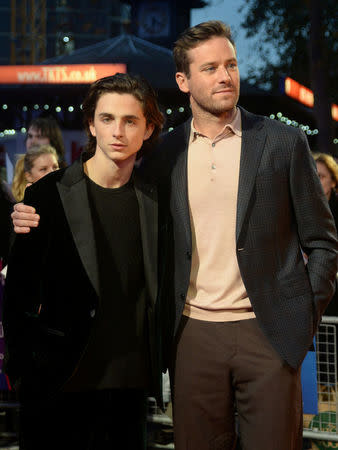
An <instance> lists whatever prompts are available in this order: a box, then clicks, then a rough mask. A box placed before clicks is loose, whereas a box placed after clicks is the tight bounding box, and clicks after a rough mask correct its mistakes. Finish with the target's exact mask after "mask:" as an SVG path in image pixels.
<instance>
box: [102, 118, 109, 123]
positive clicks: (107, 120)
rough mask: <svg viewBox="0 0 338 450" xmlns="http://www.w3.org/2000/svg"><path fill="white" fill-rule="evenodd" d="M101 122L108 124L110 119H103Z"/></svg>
mask: <svg viewBox="0 0 338 450" xmlns="http://www.w3.org/2000/svg"><path fill="white" fill-rule="evenodd" d="M102 122H103V123H109V122H110V117H104V118H103V119H102Z"/></svg>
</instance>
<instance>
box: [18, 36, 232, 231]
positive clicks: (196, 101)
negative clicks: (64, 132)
mask: <svg viewBox="0 0 338 450" xmlns="http://www.w3.org/2000/svg"><path fill="white" fill-rule="evenodd" d="M188 57H189V61H190V76H189V77H188V76H187V75H186V74H185V73H183V72H178V73H177V74H176V81H177V84H178V87H179V89H180V90H181V91H182V92H185V93H188V94H189V96H190V103H191V109H192V113H193V117H194V125H195V127H196V129H197V130H198V131H200V132H201V133H203V134H204V135H206V136H208V137H209V138H211V139H213V138H214V137H215V136H217V134H219V133H220V131H221V130H222V129H223V128H224V126H225V125H226V124H227V123H230V122H231V120H232V118H233V116H234V113H235V110H236V104H237V101H238V97H239V87H240V77H239V71H238V66H237V57H236V51H235V48H234V47H233V45H232V44H231V43H230V41H229V40H228V39H226V38H224V37H214V38H211V39H209V40H207V41H205V42H202V43H201V44H200V45H198V46H197V47H195V48H193V49H191V50H189V51H188ZM109 95H110V94H109ZM116 95H118V94H116ZM123 95H125V94H123ZM126 95H127V94H126ZM135 100H136V99H135ZM106 112H107V111H106ZM108 112H109V111H108ZM119 114H120V112H119ZM133 114H134V112H133ZM91 125H92V127H94V128H93V130H94V129H96V132H98V129H97V126H98V122H95V118H94V122H93V124H91ZM94 131H95V130H94ZM98 137H99V136H98ZM116 142H117V141H116ZM121 142H122V141H121ZM112 143H113V142H110V143H109V144H112ZM103 147H104V148H105V149H107V147H106V144H105V145H104V146H103ZM101 150H102V151H99V153H98V157H97V160H96V159H95V160H94V161H95V164H98V165H99V167H101V166H102V165H104V161H107V156H108V153H107V152H104V151H103V149H102V148H101ZM102 153H105V157H104V156H103V154H102ZM119 153H121V154H122V153H123V147H122V146H121V147H120V150H119V149H118V146H117V147H116V148H115V150H114V152H113V151H112V150H111V151H110V153H109V154H110V155H112V156H113V157H114V158H115V156H116V158H117V159H116V160H115V161H112V162H114V164H115V168H118V167H120V166H119V164H120V163H122V162H123V161H122V160H121V159H120V158H121V156H119V157H117V156H118V154H119ZM114 155H115V156H114ZM108 159H109V158H108ZM126 163H127V164H128V162H126ZM91 164H92V162H90V163H88V164H87V166H88V167H87V169H86V170H87V171H88V174H89V176H92V177H93V179H94V176H95V175H94V174H93V173H92V171H91V170H90V169H91V168H90V165H91ZM128 166H129V170H131V167H132V163H131V161H130V163H129V164H128ZM121 167H122V166H121ZM121 173H122V172H119V173H116V174H115V175H114V177H113V178H114V179H115V181H116V180H117V179H118V178H119V174H121ZM123 177H125V175H123V176H122V178H123ZM104 178H107V179H106V180H103V184H104V183H107V184H110V183H112V185H113V186H114V185H115V184H114V183H115V181H114V179H112V178H111V176H110V175H109V174H107V177H104ZM125 178H126V177H125ZM94 181H95V179H94ZM119 183H121V180H120V181H117V184H119ZM98 184H100V183H98ZM14 208H15V211H14V212H13V213H12V219H13V223H14V230H15V231H16V232H18V233H28V232H29V228H28V227H35V226H37V225H38V221H39V216H38V215H37V214H34V213H35V210H34V208H31V207H29V206H26V205H23V204H17V205H15V207H14Z"/></svg>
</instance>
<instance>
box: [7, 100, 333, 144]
mask: <svg viewBox="0 0 338 450" xmlns="http://www.w3.org/2000/svg"><path fill="white" fill-rule="evenodd" d="M51 108H52V107H51V106H50V105H48V104H45V105H41V106H40V105H38V104H35V105H33V106H32V109H34V110H35V111H38V110H45V111H49V110H50V109H51ZM53 108H54V109H55V112H56V113H61V112H63V111H68V112H70V113H71V112H75V111H76V109H77V108H78V109H80V110H81V109H82V105H79V106H78V107H76V106H73V105H69V106H64V107H62V106H55V107H53ZM2 109H3V110H7V109H8V105H7V104H6V103H4V104H3V105H2ZM28 109H29V108H28V106H26V105H24V106H22V111H23V112H27V111H28ZM177 112H178V113H184V112H185V108H184V107H183V106H180V107H179V108H177V110H175V109H174V108H167V109H166V111H165V113H166V115H167V116H169V117H170V116H172V115H174V114H175V113H177ZM269 117H270V119H272V120H279V121H280V122H282V123H285V125H289V126H292V127H296V128H300V129H301V130H303V131H304V133H306V134H307V135H308V136H315V135H317V134H319V130H318V129H317V128H314V129H311V128H310V126H309V125H305V124H303V123H299V122H298V121H297V120H293V119H289V118H288V117H286V116H284V115H283V113H281V112H277V113H276V114H273V113H272V114H270V116H269ZM173 129H174V127H173V126H170V127H169V128H168V131H172V130H173ZM16 133H26V128H25V127H22V128H20V129H19V130H15V129H5V130H2V131H0V138H5V137H8V136H12V135H15V134H16ZM333 143H334V144H335V145H337V144H338V139H337V138H334V139H333Z"/></svg>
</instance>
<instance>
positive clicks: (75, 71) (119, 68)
mask: <svg viewBox="0 0 338 450" xmlns="http://www.w3.org/2000/svg"><path fill="white" fill-rule="evenodd" d="M126 71H127V67H126V64H68V65H46V66H0V83H1V84H89V83H92V82H93V81H96V80H98V79H99V78H103V77H106V76H110V75H114V74H115V73H117V72H120V73H126Z"/></svg>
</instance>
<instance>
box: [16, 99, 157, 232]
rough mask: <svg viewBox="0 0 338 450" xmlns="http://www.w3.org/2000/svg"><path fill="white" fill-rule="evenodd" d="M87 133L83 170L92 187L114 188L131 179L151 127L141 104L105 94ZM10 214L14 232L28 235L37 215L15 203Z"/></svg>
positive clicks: (26, 207) (134, 100)
mask: <svg viewBox="0 0 338 450" xmlns="http://www.w3.org/2000/svg"><path fill="white" fill-rule="evenodd" d="M89 125H90V132H91V133H92V135H93V136H95V137H96V143H97V145H96V151H95V155H94V156H93V157H92V158H90V159H89V160H88V161H86V163H85V165H84V170H85V172H86V173H87V175H88V176H89V178H91V179H92V180H93V181H94V182H95V183H97V184H99V185H100V186H103V187H109V188H116V187H120V186H122V185H124V184H126V183H127V182H128V181H129V179H130V176H131V173H132V170H133V167H134V163H135V159H136V154H137V152H138V151H139V150H140V148H141V147H142V144H143V141H145V140H146V139H149V137H150V136H151V134H152V132H153V131H154V125H153V124H150V125H147V123H146V118H145V116H144V113H143V108H142V105H141V103H140V102H139V101H138V100H137V99H136V98H135V97H134V96H133V95H131V94H117V93H107V94H104V95H102V96H101V97H100V99H99V100H98V102H97V105H96V109H95V114H94V118H93V120H92V121H91V122H90V124H89ZM14 209H15V210H14V212H13V213H12V219H13V223H14V231H15V232H16V233H29V231H30V227H37V226H38V224H39V219H40V217H39V215H38V214H35V209H34V208H32V207H31V206H28V205H24V204H23V203H17V204H16V205H15V207H14Z"/></svg>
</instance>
